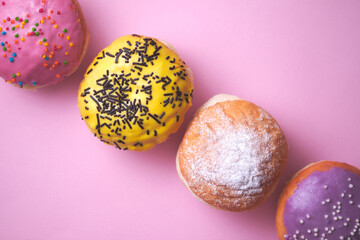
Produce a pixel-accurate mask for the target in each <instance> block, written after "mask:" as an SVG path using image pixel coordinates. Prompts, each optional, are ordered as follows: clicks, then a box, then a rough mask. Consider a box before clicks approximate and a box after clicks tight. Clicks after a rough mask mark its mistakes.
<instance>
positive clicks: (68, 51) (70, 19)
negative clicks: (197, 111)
mask: <svg viewBox="0 0 360 240" xmlns="http://www.w3.org/2000/svg"><path fill="white" fill-rule="evenodd" d="M21 26H23V28H21ZM13 28H14V30H13ZM0 30H1V31H0V44H1V46H0V47H1V48H0V76H1V77H2V78H3V79H4V80H5V81H7V82H11V83H14V84H17V85H18V86H20V87H23V86H34V87H44V86H48V85H52V84H55V83H58V82H60V81H61V80H63V79H64V78H65V77H67V76H69V75H70V74H71V73H72V72H74V71H75V70H76V69H77V67H78V66H79V64H80V62H81V61H82V58H83V56H84V54H85V51H86V48H87V42H88V37H87V35H88V33H87V29H86V24H85V21H84V18H83V16H82V13H81V10H80V8H79V4H78V3H77V2H76V0H0Z"/></svg>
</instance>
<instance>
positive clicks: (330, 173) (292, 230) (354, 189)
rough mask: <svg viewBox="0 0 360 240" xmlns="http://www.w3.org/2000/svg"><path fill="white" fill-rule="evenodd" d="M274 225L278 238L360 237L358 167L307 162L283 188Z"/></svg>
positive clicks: (359, 180)
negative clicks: (308, 163)
mask: <svg viewBox="0 0 360 240" xmlns="http://www.w3.org/2000/svg"><path fill="white" fill-rule="evenodd" d="M276 226H277V231H278V235H279V239H281V240H294V239H309V240H310V239H329V240H330V239H341V240H343V239H345V240H348V239H349V240H356V239H360V230H359V229H360V170H359V169H358V168H356V167H354V166H351V165H348V164H346V163H341V162H332V161H321V162H318V163H314V164H310V165H308V166H307V167H305V168H304V169H302V170H301V171H300V172H298V173H297V174H296V175H295V176H294V177H293V178H292V180H291V181H290V182H289V183H288V185H287V186H286V188H285V189H284V191H283V193H282V195H281V197H280V200H279V205H278V210H277V215H276Z"/></svg>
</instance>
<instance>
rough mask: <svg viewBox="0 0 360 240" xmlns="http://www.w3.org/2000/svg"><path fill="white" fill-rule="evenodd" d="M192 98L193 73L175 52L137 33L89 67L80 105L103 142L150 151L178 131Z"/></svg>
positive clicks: (121, 40) (80, 89)
mask: <svg viewBox="0 0 360 240" xmlns="http://www.w3.org/2000/svg"><path fill="white" fill-rule="evenodd" d="M192 96H193V76H192V72H191V71H190V69H189V67H188V66H187V65H186V64H185V62H184V61H183V60H181V59H180V57H179V56H178V54H177V53H176V51H175V50H174V48H173V47H172V46H171V45H169V44H168V43H165V42H163V41H160V40H158V39H155V38H150V37H145V36H140V35H137V34H133V35H128V36H123V37H120V38H118V39H117V40H115V41H114V42H113V43H112V44H111V45H110V46H108V47H106V48H105V49H103V50H102V51H101V52H100V53H99V54H98V55H97V57H96V58H95V59H94V61H93V62H92V63H91V64H90V66H89V68H88V70H87V72H86V74H85V77H84V79H83V80H82V82H81V83H80V87H79V95H78V106H79V109H80V113H81V116H82V119H83V120H84V121H85V123H86V125H87V126H88V128H89V129H90V131H91V132H92V133H93V134H94V136H96V137H97V138H99V139H100V140H101V141H102V142H104V143H106V144H110V145H113V146H115V147H116V148H119V149H123V150H134V151H145V150H149V149H151V148H153V147H154V146H155V145H156V144H158V143H161V142H164V141H165V140H166V139H167V138H168V136H169V135H170V134H171V133H175V132H176V131H177V130H178V129H179V127H180V126H181V124H182V122H183V120H184V115H185V113H186V111H187V110H188V109H189V107H190V106H191V104H192Z"/></svg>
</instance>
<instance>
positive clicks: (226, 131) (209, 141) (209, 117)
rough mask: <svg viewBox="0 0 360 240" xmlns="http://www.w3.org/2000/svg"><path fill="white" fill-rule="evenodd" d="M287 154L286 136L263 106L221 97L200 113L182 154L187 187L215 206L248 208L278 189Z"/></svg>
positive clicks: (179, 166)
mask: <svg viewBox="0 0 360 240" xmlns="http://www.w3.org/2000/svg"><path fill="white" fill-rule="evenodd" d="M287 157H288V146H287V142H286V139H285V135H284V133H283V132H282V130H281V129H280V127H279V125H278V123H277V122H276V121H275V120H274V119H273V118H272V117H271V116H270V115H269V114H268V113H267V112H266V111H264V110H263V109H261V108H260V107H258V106H256V105H255V104H253V103H250V102H247V101H244V100H241V99H239V98H237V97H235V96H230V95H224V94H222V95H217V96H215V97H213V98H212V99H210V100H209V101H208V102H207V103H206V104H205V105H204V106H203V107H202V108H200V111H199V112H198V113H197V114H196V116H195V117H194V119H193V121H192V122H191V124H190V125H189V127H188V129H187V131H186V133H185V136H184V139H183V140H182V142H181V145H180V147H179V150H178V154H177V171H178V173H179V176H180V178H181V180H182V181H183V183H184V184H185V186H186V187H187V188H188V189H189V190H190V191H191V192H192V193H193V194H194V195H195V196H196V197H197V198H199V199H200V200H202V201H204V202H206V203H207V204H209V205H210V206H213V207H216V208H219V209H223V210H229V211H243V210H249V209H252V208H254V207H256V206H258V205H259V204H260V203H261V202H263V201H264V200H265V199H266V198H267V197H268V196H269V195H270V194H271V193H272V191H273V190H274V188H275V185H276V184H277V182H278V181H279V178H280V175H281V174H282V172H283V170H284V167H285V164H286V162H287Z"/></svg>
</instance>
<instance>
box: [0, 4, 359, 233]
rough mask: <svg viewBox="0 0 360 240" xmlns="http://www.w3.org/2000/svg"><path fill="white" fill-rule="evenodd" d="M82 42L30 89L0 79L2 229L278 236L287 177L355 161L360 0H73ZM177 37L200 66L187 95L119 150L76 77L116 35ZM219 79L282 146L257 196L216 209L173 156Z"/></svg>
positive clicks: (175, 42)
mask: <svg viewBox="0 0 360 240" xmlns="http://www.w3.org/2000/svg"><path fill="white" fill-rule="evenodd" d="M80 3H81V4H82V7H83V11H84V14H85V16H86V18H87V22H88V25H89V28H90V34H91V43H90V48H89V51H88V53H87V55H86V58H85V60H84V62H83V64H82V65H81V67H80V69H79V70H78V71H77V72H76V73H75V74H74V75H73V76H72V77H70V78H69V79H67V80H65V81H64V82H62V83H60V84H59V85H57V86H53V87H49V88H46V89H41V90H38V91H36V92H30V91H26V90H23V89H18V88H14V87H12V86H10V85H8V84H5V83H4V82H1V83H0V109H1V113H0V116H1V117H0V134H1V137H0V239H1V240H68V239H69V240H78V239H79V240H80V239H87V240H93V239H94V240H95V239H104V240H108V239H109V240H116V239H135V240H138V239H150V240H151V239H156V240H162V239H164V240H165V239H166V240H168V239H172V240H177V239H179V240H180V239H207V240H213V239H227V240H231V239H236V240H257V239H261V240H262V239H266V240H274V239H277V235H276V229H275V212H276V205H277V199H278V197H279V194H280V192H281V189H282V188H283V186H284V184H285V181H286V180H288V179H290V178H291V176H292V175H293V174H294V173H295V172H296V171H298V170H299V169H301V168H302V167H304V166H305V165H307V164H308V163H310V162H313V161H319V160H323V159H327V160H338V161H345V162H348V163H350V164H353V165H355V166H357V167H360V162H359V161H360V147H359V140H360V126H359V123H360V120H359V119H360V1H357V0H339V1H334V0H317V1H314V0H301V1H295V0H282V1H253V0H251V1H250V0H242V1H239V0H236V1H235V0H234V1H225V0H223V1H210V0H209V1H194V0H182V1H166V0H163V1H157V0H153V1H135V0H129V1H118V0H102V1H97V0H80ZM131 33H138V34H144V35H148V36H153V37H157V38H160V39H163V40H166V41H168V42H170V43H172V44H173V45H174V46H175V47H176V48H177V49H178V51H179V53H180V55H181V56H182V57H183V59H184V60H185V61H186V62H187V63H188V65H189V66H190V67H191V68H192V70H193V72H194V75H195V82H196V83H195V88H196V89H195V99H194V107H192V108H191V110H190V111H189V113H188V115H187V117H186V122H185V124H184V125H183V126H182V128H181V129H180V130H179V132H178V133H176V134H175V135H172V136H171V138H170V139H169V140H168V141H167V142H166V143H164V144H161V145H159V146H157V147H156V148H155V149H153V150H151V151H148V152H141V153H137V152H122V151H119V150H117V149H115V148H113V147H109V146H106V145H105V144H102V143H101V142H100V141H99V140H98V139H96V138H94V137H92V135H91V133H90V132H89V131H88V129H87V127H86V126H85V124H84V123H83V122H82V121H81V120H80V115H79V112H78V109H77V88H78V85H79V82H80V80H81V77H82V75H83V74H84V72H85V70H86V68H87V65H88V64H89V63H90V61H91V60H92V58H93V57H94V56H95V55H96V54H97V52H98V51H99V50H100V49H102V48H103V47H105V46H106V45H108V44H110V43H111V42H112V40H114V39H116V38H117V37H119V36H121V35H126V34H131ZM217 93H229V94H235V95H238V96H239V97H241V98H244V99H247V100H250V101H252V102H254V103H256V104H258V105H260V106H262V107H263V108H265V109H266V110H268V111H269V112H270V113H271V114H272V115H273V116H274V117H275V118H276V119H277V120H278V122H279V123H280V125H281V126H282V128H283V130H284V131H285V133H286V136H287V139H288V142H289V145H290V158H289V163H288V165H287V168H286V171H285V174H284V175H283V177H282V179H281V182H280V185H279V186H278V187H277V189H276V191H275V193H274V194H273V195H272V197H271V198H270V199H269V200H268V201H267V202H266V203H264V204H263V205H261V206H260V207H259V208H257V209H255V210H253V211H251V212H244V213H230V212H223V211H219V210H216V209H212V208H210V207H208V206H206V205H205V204H203V203H201V202H199V201H198V200H196V199H195V198H194V197H193V196H192V195H191V194H190V192H188V191H187V190H186V188H185V187H184V186H183V185H182V183H181V182H180V180H179V178H178V176H177V173H176V169H175V155H176V151H177V147H178V145H179V143H180V141H181V138H182V136H183V134H184V130H185V127H186V125H187V123H188V122H189V120H190V119H191V117H192V115H193V113H194V112H195V110H196V108H197V107H199V106H200V105H201V104H203V103H204V102H205V101H206V100H207V99H208V98H210V97H211V96H213V95H215V94H217Z"/></svg>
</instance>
